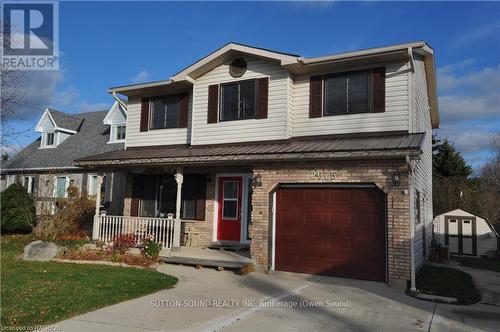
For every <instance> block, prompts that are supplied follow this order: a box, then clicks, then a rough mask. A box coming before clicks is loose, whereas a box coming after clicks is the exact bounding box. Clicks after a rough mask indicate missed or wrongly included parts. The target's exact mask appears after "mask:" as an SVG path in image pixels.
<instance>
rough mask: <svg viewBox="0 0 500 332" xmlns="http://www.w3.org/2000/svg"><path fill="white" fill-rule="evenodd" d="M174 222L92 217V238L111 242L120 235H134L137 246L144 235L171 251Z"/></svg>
mask: <svg viewBox="0 0 500 332" xmlns="http://www.w3.org/2000/svg"><path fill="white" fill-rule="evenodd" d="M174 227H175V220H173V219H167V218H148V217H127V216H94V227H93V232H92V238H93V239H94V240H99V241H103V242H106V243H107V242H111V241H113V239H114V238H115V237H116V236H118V235H120V234H134V235H135V238H136V242H137V244H139V243H140V242H141V241H142V239H143V238H144V237H145V236H146V235H154V238H155V241H156V242H158V243H161V245H162V249H171V248H172V246H173V245H174V243H175V241H174V236H175V234H174Z"/></svg>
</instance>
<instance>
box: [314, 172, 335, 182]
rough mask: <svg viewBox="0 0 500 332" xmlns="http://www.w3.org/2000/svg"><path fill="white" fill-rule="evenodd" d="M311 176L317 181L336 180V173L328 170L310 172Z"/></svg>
mask: <svg viewBox="0 0 500 332" xmlns="http://www.w3.org/2000/svg"><path fill="white" fill-rule="evenodd" d="M312 176H313V177H314V178H316V179H318V180H332V179H336V178H337V173H336V172H335V171H328V170H315V171H312Z"/></svg>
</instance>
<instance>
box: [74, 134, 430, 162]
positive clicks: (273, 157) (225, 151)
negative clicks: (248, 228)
mask: <svg viewBox="0 0 500 332" xmlns="http://www.w3.org/2000/svg"><path fill="white" fill-rule="evenodd" d="M423 138H424V134H423V133H417V134H408V133H399V134H391V135H388V134H385V135H381V134H378V135H377V134H371V135H368V136H367V135H364V136H339V135H333V136H332V135H331V136H322V137H317V136H316V137H300V138H292V139H288V140H278V141H265V142H252V143H233V144H217V145H196V146H192V145H170V146H156V147H137V148H128V149H126V150H121V151H114V152H108V153H102V154H97V155H93V156H88V157H85V158H80V159H77V160H75V165H77V166H80V167H98V166H120V165H123V166H125V165H179V164H183V165H189V164H220V163H238V162H240V163H241V162H245V163H248V162H266V161H294V160H319V159H338V158H342V159H349V158H401V157H404V156H418V155H420V153H421V145H422V142H423Z"/></svg>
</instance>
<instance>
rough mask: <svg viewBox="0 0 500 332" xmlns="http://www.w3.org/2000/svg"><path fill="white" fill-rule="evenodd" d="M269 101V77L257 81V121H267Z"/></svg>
mask: <svg viewBox="0 0 500 332" xmlns="http://www.w3.org/2000/svg"><path fill="white" fill-rule="evenodd" d="M268 99H269V77H263V78H259V79H257V112H256V114H255V117H256V118H257V119H267V106H268Z"/></svg>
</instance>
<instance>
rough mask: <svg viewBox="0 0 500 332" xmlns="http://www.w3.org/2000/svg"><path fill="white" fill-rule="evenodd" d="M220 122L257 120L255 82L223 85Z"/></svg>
mask: <svg viewBox="0 0 500 332" xmlns="http://www.w3.org/2000/svg"><path fill="white" fill-rule="evenodd" d="M221 90H222V91H221V106H220V120H221V121H230V120H241V119H251V118H255V104H256V93H255V90H256V89H255V80H250V81H241V82H236V83H229V84H222V85H221Z"/></svg>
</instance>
